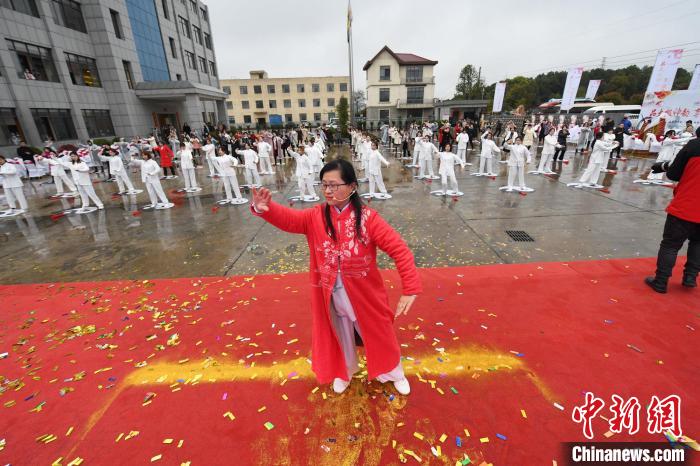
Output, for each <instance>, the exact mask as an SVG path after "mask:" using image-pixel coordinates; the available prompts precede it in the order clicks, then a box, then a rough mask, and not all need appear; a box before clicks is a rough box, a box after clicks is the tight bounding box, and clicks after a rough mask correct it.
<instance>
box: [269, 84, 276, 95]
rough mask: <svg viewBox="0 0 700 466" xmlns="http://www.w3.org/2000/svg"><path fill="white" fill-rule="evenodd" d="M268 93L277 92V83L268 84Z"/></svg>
mask: <svg viewBox="0 0 700 466" xmlns="http://www.w3.org/2000/svg"><path fill="white" fill-rule="evenodd" d="M267 93H268V94H274V93H275V85H274V84H268V85H267Z"/></svg>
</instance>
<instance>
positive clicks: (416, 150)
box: [411, 136, 423, 167]
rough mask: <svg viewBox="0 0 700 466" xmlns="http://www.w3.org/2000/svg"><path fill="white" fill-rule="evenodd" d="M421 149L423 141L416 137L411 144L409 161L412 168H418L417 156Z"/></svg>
mask: <svg viewBox="0 0 700 466" xmlns="http://www.w3.org/2000/svg"><path fill="white" fill-rule="evenodd" d="M422 147H423V139H422V138H421V137H420V136H417V137H416V138H415V139H414V143H413V160H412V161H411V166H412V167H417V166H418V156H419V155H420V151H421V148H422Z"/></svg>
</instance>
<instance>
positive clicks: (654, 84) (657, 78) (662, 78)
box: [646, 49, 683, 93]
mask: <svg viewBox="0 0 700 466" xmlns="http://www.w3.org/2000/svg"><path fill="white" fill-rule="evenodd" d="M682 57H683V49H672V50H659V53H658V54H657V55H656V63H655V64H654V69H653V70H652V72H651V77H650V78H649V86H647V91H646V93H649V92H656V91H670V90H671V89H672V88H673V80H674V79H676V71H678V65H680V63H681V58H682Z"/></svg>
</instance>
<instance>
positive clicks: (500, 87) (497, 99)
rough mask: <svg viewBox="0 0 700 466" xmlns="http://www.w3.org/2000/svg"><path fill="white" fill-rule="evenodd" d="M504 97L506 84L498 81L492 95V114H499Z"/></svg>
mask: <svg viewBox="0 0 700 466" xmlns="http://www.w3.org/2000/svg"><path fill="white" fill-rule="evenodd" d="M505 95H506V82H505V81H500V82H497V83H496V89H495V90H494V93H493V109H492V110H491V111H492V112H493V113H496V112H500V111H501V109H502V108H503V97H504V96H505Z"/></svg>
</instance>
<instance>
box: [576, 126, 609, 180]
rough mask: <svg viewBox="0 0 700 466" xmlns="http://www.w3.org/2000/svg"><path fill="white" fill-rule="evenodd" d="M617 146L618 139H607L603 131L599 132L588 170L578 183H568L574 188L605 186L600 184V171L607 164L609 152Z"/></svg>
mask: <svg viewBox="0 0 700 466" xmlns="http://www.w3.org/2000/svg"><path fill="white" fill-rule="evenodd" d="M617 146H618V142H617V141H606V140H605V137H604V134H603V133H602V132H599V133H597V134H596V135H595V141H594V142H593V149H592V151H591V157H590V159H589V160H588V166H587V167H586V170H585V171H584V172H583V175H581V178H579V180H578V183H568V184H567V186H569V187H574V188H602V187H603V186H601V185H599V184H598V179H599V178H600V172H601V171H603V167H604V166H607V163H608V157H609V154H610V152H612V150H613V149H614V148H615V147H617ZM604 164H605V165H604Z"/></svg>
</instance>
